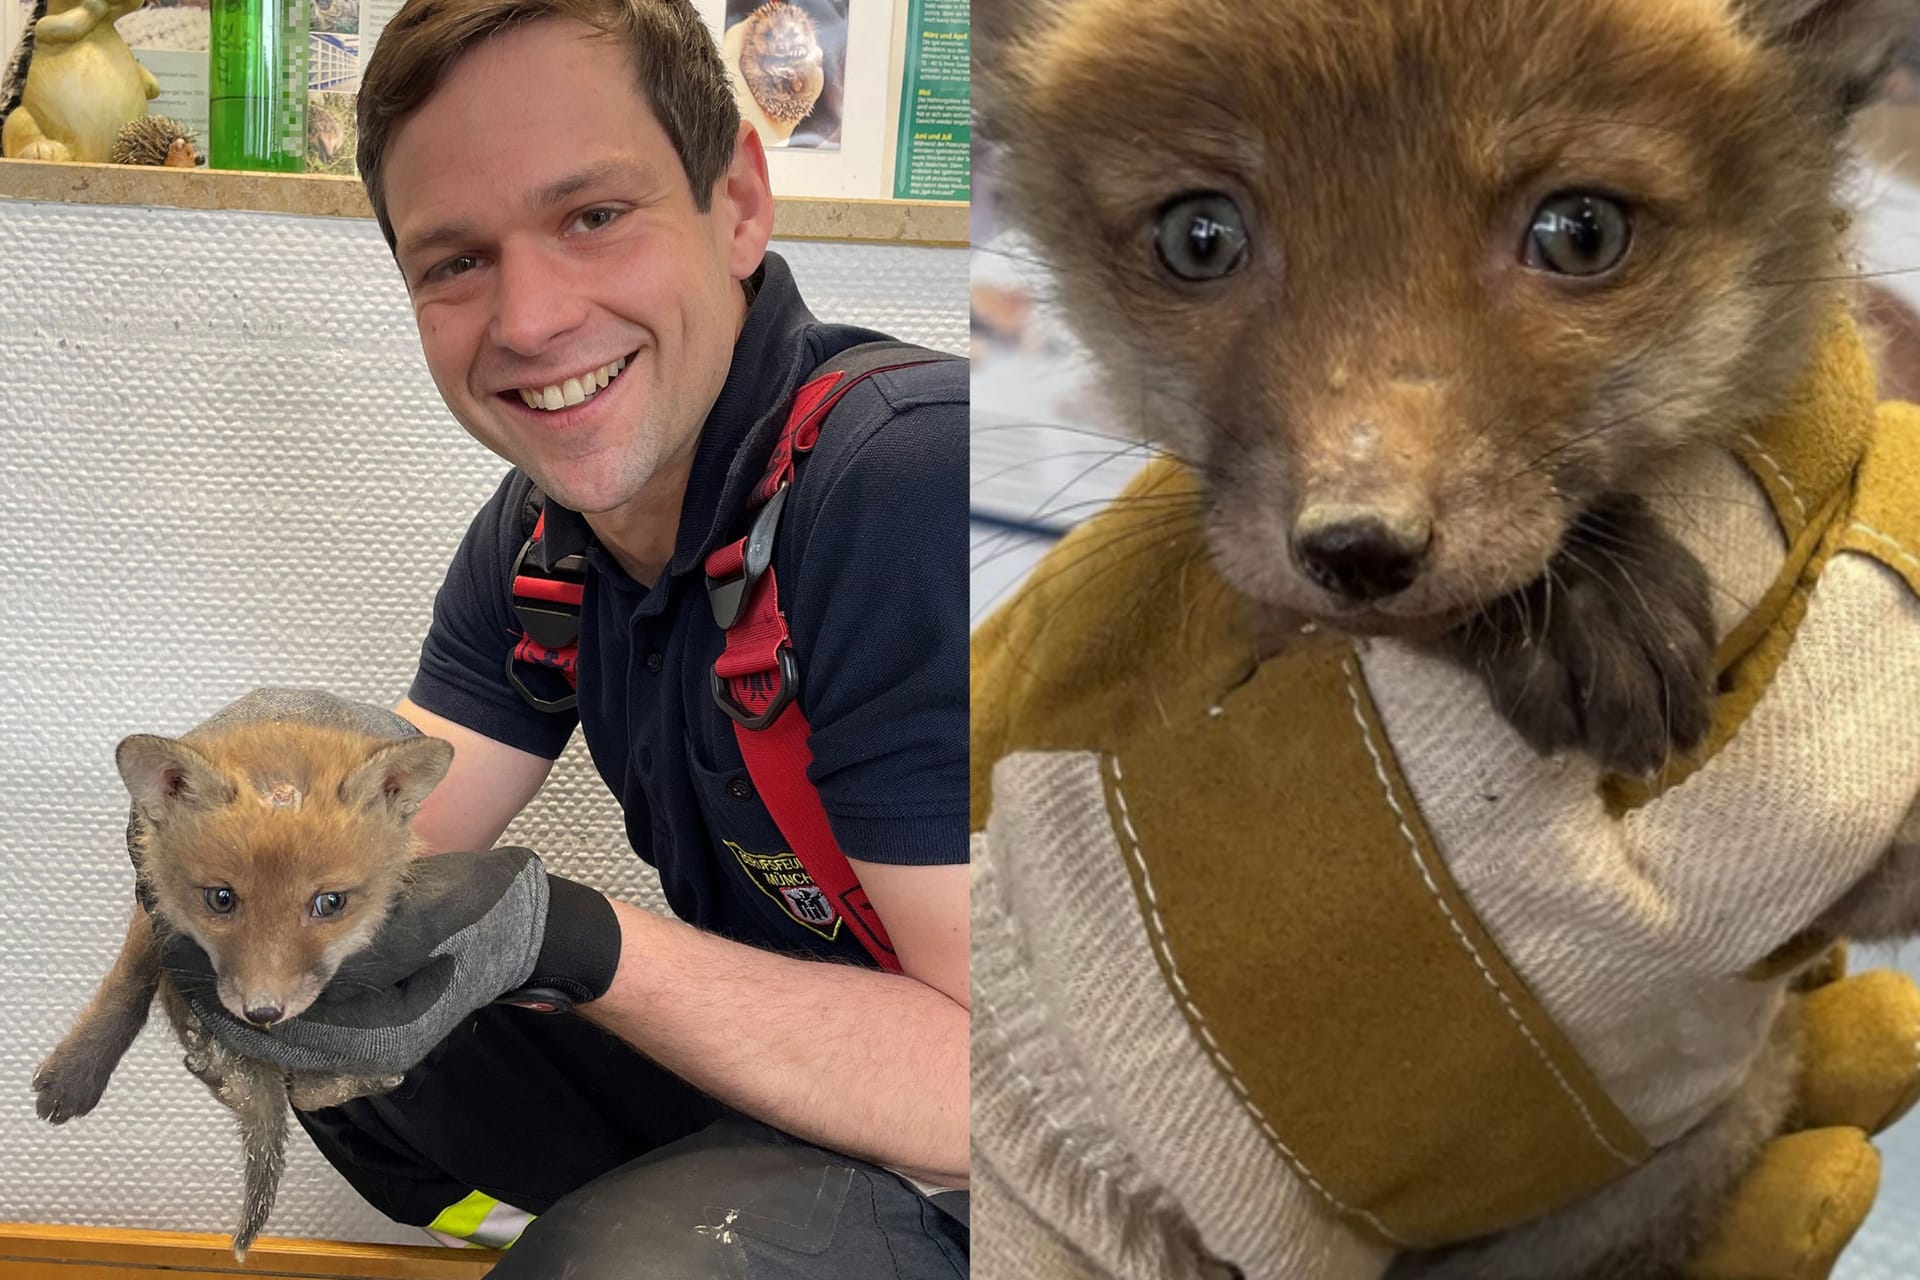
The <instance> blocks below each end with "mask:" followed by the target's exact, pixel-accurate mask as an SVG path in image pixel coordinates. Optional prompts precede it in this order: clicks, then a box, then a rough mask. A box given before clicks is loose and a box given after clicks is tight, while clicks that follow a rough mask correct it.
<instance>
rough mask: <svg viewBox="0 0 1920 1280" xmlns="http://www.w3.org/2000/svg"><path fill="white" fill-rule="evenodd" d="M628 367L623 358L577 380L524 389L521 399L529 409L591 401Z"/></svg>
mask: <svg viewBox="0 0 1920 1280" xmlns="http://www.w3.org/2000/svg"><path fill="white" fill-rule="evenodd" d="M626 367H627V358H626V357H625V356H621V357H620V358H619V359H618V360H615V361H612V362H611V363H609V364H603V365H601V366H600V367H599V368H598V369H595V370H593V371H592V372H590V373H583V374H581V375H580V376H579V377H577V378H568V379H567V380H566V381H565V382H562V383H560V384H558V385H557V386H551V387H522V388H520V399H521V400H522V401H524V402H525V403H526V406H527V408H529V409H561V408H565V407H566V406H568V405H576V404H579V403H580V402H582V401H583V400H591V399H593V398H594V397H595V396H597V395H599V394H600V391H601V389H602V388H603V387H605V386H606V385H607V384H608V383H609V382H612V381H613V380H614V378H615V377H617V376H618V375H619V373H620V371H621V370H622V369H624V368H626Z"/></svg>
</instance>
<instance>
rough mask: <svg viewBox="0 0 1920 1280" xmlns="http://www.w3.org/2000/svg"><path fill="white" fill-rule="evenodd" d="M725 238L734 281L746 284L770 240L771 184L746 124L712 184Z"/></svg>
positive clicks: (753, 134) (760, 149) (756, 140)
mask: <svg viewBox="0 0 1920 1280" xmlns="http://www.w3.org/2000/svg"><path fill="white" fill-rule="evenodd" d="M711 208H712V211H713V214H714V216H715V217H716V218H719V219H721V220H722V221H721V231H722V233H723V234H724V235H725V236H726V237H727V241H728V243H727V249H728V258H729V265H730V267H731V270H732V273H733V278H734V279H736V280H745V279H746V278H747V277H748V276H750V275H752V274H753V273H754V272H755V271H758V270H759V269H760V261H761V259H763V258H765V257H766V256H767V241H768V240H770V239H772V237H773V183H772V181H771V180H770V179H769V178H768V177H767V150H766V147H765V146H764V145H762V143H761V141H760V135H759V134H758V133H757V132H755V130H754V127H753V126H752V125H751V124H749V123H748V122H747V121H745V120H742V121H741V122H740V129H739V132H738V133H736V134H735V135H734V139H733V158H732V159H731V160H729V161H728V162H727V171H726V172H725V173H723V174H721V175H720V181H719V182H717V183H715V184H714V188H713V204H712V206H711Z"/></svg>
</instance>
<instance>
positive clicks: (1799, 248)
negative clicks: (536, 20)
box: [976, 0, 1920, 631]
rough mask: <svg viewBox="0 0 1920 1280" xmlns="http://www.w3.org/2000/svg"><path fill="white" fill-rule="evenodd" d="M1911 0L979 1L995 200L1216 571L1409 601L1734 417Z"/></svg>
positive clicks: (1287, 599) (1718, 431)
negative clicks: (1175, 481) (1147, 443)
mask: <svg viewBox="0 0 1920 1280" xmlns="http://www.w3.org/2000/svg"><path fill="white" fill-rule="evenodd" d="M1917 10H1920V6H1916V5H1914V4H1913V3H1911V2H1910V0H1683V2H1680V3H1675V2H1674V0H1395V2H1394V3H1390V4H1359V5H1355V4H1345V3H1332V2H1331V0H1321V2H1309V3H1289V4H1273V5H1192V4H1187V3H1181V2H1179V0H1071V2H1069V3H1060V4H1042V3H1039V2H1038V0H981V3H979V4H977V5H976V11H977V12H979V13H980V17H979V18H978V19H977V23H978V25H979V26H980V27H981V28H982V32H983V39H984V40H985V41H986V43H985V45H984V46H983V47H982V50H981V53H980V57H979V66H980V68H981V71H980V72H979V73H978V75H979V80H978V82H977V84H978V87H977V89H976V93H977V94H978V97H979V100H980V103H981V107H980V110H981V113H982V120H983V126H984V132H985V134H986V135H987V136H988V137H990V138H991V139H992V140H993V141H994V142H996V143H998V144H1000V145H1001V147H1002V148H1003V153H1002V171H1003V173H1004V176H1005V180H1006V184H1007V191H1008V202H1009V204H1010V205H1011V207H1012V208H1013V209H1014V211H1015V216H1016V217H1017V218H1018V219H1019V220H1020V221H1021V222H1022V223H1023V225H1024V226H1025V228H1026V229H1027V230H1028V232H1029V233H1030V234H1031V235H1032V236H1033V237H1034V239H1035V240H1036V242H1037V243H1038V245H1039V247H1040V248H1041V250H1042V252H1043V254H1044V256H1045V257H1046V258H1047V260H1048V262H1049V263H1050V265H1051V266H1052V267H1053V268H1054V269H1055V272H1056V274H1057V277H1058V282H1059V291H1060V301H1061V303H1062V305H1063V307H1064V309H1065V311H1066V312H1067V314H1068V315H1069V317H1070V318H1071V320H1072V322H1073V323H1074V325H1075V327H1076V329H1077V330H1078V331H1079V332H1080V333H1081V335H1082V336H1083V337H1084V339H1085V340H1086V342H1087V343H1088V345H1089V347H1090V348H1091V350H1092V351H1093V354H1094V356H1095V358H1096V359H1097V360H1098V361H1099V363H1100V365H1101V366H1102V374H1103V376H1104V378H1105V379H1106V381H1107V383H1108V385H1109V387H1110V388H1111V390H1110V392H1109V394H1108V396H1107V399H1108V400H1110V401H1111V403H1112V404H1113V405H1114V406H1115V407H1116V409H1117V410H1118V411H1119V412H1120V413H1122V414H1124V415H1127V416H1128V417H1129V418H1130V422H1129V424H1128V425H1130V427H1131V428H1132V430H1133V431H1134V432H1135V433H1137V434H1140V435H1143V436H1145V437H1147V438H1149V439H1151V440H1154V441H1155V442H1157V443H1159V444H1162V445H1164V446H1165V447H1166V448H1168V449H1169V450H1170V451H1172V452H1173V453H1175V454H1176V455H1178V456H1180V457H1181V458H1183V459H1185V460H1186V461H1187V462H1188V463H1190V464H1192V465H1193V466H1194V467H1195V468H1197V470H1198V471H1199V473H1200V475H1201V476H1202V478H1203V479H1204V481H1205V482H1206V483H1205V492H1206V499H1205V501H1206V505H1207V509H1206V522H1207V527H1208V530H1209V537H1210V542H1211V546H1212V550H1213V553H1214V557H1215V559H1216V561H1217V562H1218V564H1219V565H1220V567H1221V568H1222V570H1223V571H1224V572H1225V573H1226V574H1227V576H1228V577H1229V579H1230V580H1231V581H1233V582H1234V583H1235V585H1236V586H1238V587H1239V588H1240V589H1241V590H1242V591H1243V592H1245V593H1246V594H1248V595H1251V596H1254V597H1256V598H1261V599H1265V600H1269V601H1272V602H1274V603H1276V604H1279V605H1282V606H1285V607H1288V608H1290V609H1292V610H1294V611H1296V612H1299V613H1304V614H1306V615H1308V616H1310V617H1318V618H1323V619H1327V620H1330V621H1335V622H1337V623H1339V624H1341V625H1343V626H1344V627H1345V628H1347V629H1350V630H1357V631H1407V630H1424V629H1429V628H1431V627H1437V626H1440V625H1445V623H1446V622H1447V621H1449V620H1457V619H1458V618H1459V617H1460V616H1462V614H1464V613H1466V612H1468V611H1471V610H1472V609H1473V608H1474V607H1475V606H1476V605H1478V604H1479V603H1481V602H1483V601H1486V600H1489V599H1492V598H1494V597H1497V596H1500V595H1503V594H1505V593H1507V592H1509V591H1512V590H1514V589H1515V588H1518V587H1520V586H1522V585H1524V584H1526V583H1529V582H1531V581H1533V580H1535V579H1537V578H1539V577H1540V575H1541V574H1542V572H1543V570H1544V569H1545V567H1546V565H1547V562H1548V560H1549V559H1550V558H1551V557H1552V556H1553V554H1554V552H1555V550H1556V548H1557V547H1558V546H1559V545H1560V543H1561V540H1562V537H1563V535H1564V534H1565V532H1566V530H1567V529H1568V527H1569V525H1570V523H1571V522H1572V521H1573V520H1574V519H1576V518H1577V516H1578V515H1579V513H1580V512H1581V510H1582V509H1583V508H1585V507H1587V506H1589V505H1590V504H1592V503H1593V502H1594V500H1595V499H1596V498H1597V497H1599V496H1601V495H1603V494H1606V493H1608V492H1610V491H1617V490H1619V489H1621V488H1623V487H1630V486H1634V485H1636V484H1637V483H1642V482H1643V481H1644V477H1645V475H1646V473H1647V471H1648V469H1649V468H1650V467H1654V466H1657V464H1658V462H1659V460H1660V459H1661V458H1662V456H1663V455H1665V454H1667V453H1668V452H1669V451H1671V450H1673V449H1675V448H1676V447H1677V446H1680V445H1683V444H1687V443H1691V442H1697V441H1701V440H1704V439H1713V438H1723V439H1724V438H1728V437H1731V436H1734V435H1737V434H1738V433H1739V432H1740V430H1741V429H1742V425H1743V424H1744V423H1747V422H1751V420H1752V419H1753V418H1754V417H1755V416H1757V415H1761V414H1765V413H1767V412H1769V411H1770V410H1772V409H1775V408H1777V407H1778V406H1779V404H1780V403H1781V402H1782V400H1783V399H1784V396H1785V395H1786V393H1787V392H1788V391H1789V390H1790V388H1791V386H1792V384H1793V381H1794V379H1795V378H1796V376H1797V375H1798V374H1799V373H1800V371H1801V370H1802V369H1803V367H1804V366H1805V364H1806V361H1807V358H1808V356H1809V352H1810V347H1811V344H1812V342H1813V340H1814V338H1815V336H1816V334H1817V331H1818V327H1819V325H1820V322H1821V320H1822V319H1823V316H1824V314H1825V313H1826V312H1828V311H1829V309H1830V308H1831V306H1832V305H1833V304H1834V303H1835V301H1836V291H1837V290H1838V288H1839V287H1840V286H1839V285H1838V284H1836V283H1835V281H1836V278H1838V277H1841V276H1843V275H1844V274H1845V271H1846V266H1845V263H1844V262H1843V260H1842V256H1841V245H1840V239H1839V237H1840V226H1841V220H1840V219H1839V218H1838V216H1837V215H1836V212H1835V209H1834V207H1833V204H1832V201H1831V193H1832V191H1833V188H1834V186H1835V183H1836V179H1837V175H1838V172H1839V166H1840V163H1841V154H1842V153H1841V142H1842V128H1843V125H1844V121H1845V118H1846V115H1847V113H1848V111H1849V110H1850V109H1851V108H1852V107H1853V106H1854V105H1855V104H1856V103H1857V101H1858V100H1859V98H1860V97H1861V96H1862V94H1863V93H1864V91H1865V88H1866V86H1868V85H1869V84H1871V83H1872V81H1873V80H1874V79H1875V77H1876V75H1877V73H1878V72H1879V71H1880V70H1882V69H1883V68H1884V66H1885V62H1886V58H1887V55H1888V52H1889V50H1890V49H1891V48H1892V47H1893V44H1894V42H1895V40H1896V39H1897V38H1898V36H1899V35H1900V34H1901V32H1902V30H1903V29H1904V28H1903V24H1904V23H1911V22H1912V21H1913V20H1914V17H1915V14H1916V11H1917Z"/></svg>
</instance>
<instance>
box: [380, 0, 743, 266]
mask: <svg viewBox="0 0 1920 1280" xmlns="http://www.w3.org/2000/svg"><path fill="white" fill-rule="evenodd" d="M543 18H570V19H572V20H574V21H576V22H583V23H585V24H587V25H588V26H590V27H594V28H596V29H598V30H599V31H601V32H603V33H605V34H606V35H607V36H608V37H610V38H612V39H614V40H617V41H619V42H621V43H622V44H623V45H624V46H625V47H626V49H627V51H628V53H629V54H630V55H631V56H632V60H633V69H634V72H635V75H636V77H637V81H638V87H639V90H640V95H641V96H642V97H643V98H645V99H646V100H647V102H648V103H650V104H651V105H652V107H653V113H654V115H655V116H656V117H657V118H658V119H659V121H660V123H661V125H662V126H663V127H664V128H665V129H666V131H667V137H668V138H670V139H672V141H673V149H674V150H675V151H676V152H678V153H679V156H680V167H681V168H683V169H685V170H686V174H687V182H688V183H689V184H690V185H691V186H692V188H693V203H694V206H695V207H696V208H698V209H699V210H700V212H702V213H705V212H706V211H707V207H708V206H709V205H710V204H711V203H712V197H713V185H714V183H716V182H718V181H719V180H720V175H721V174H723V173H725V172H726V170H727V164H728V162H729V161H730V160H731V159H732V158H733V140H734V135H735V134H736V133H737V132H738V131H739V128H740V108H739V107H738V106H737V105H736V104H735V102H734V98H733V87H732V84H731V83H730V82H729V81H728V79H727V70H726V65H725V64H724V63H723V62H721V60H720V50H719V48H718V47H717V46H716V45H715V44H714V40H713V36H712V34H711V33H709V32H708V30H707V27H706V24H705V23H704V22H703V21H701V18H700V15H699V14H698V13H697V12H695V10H694V7H693V5H692V3H691V0H407V3H406V4H404V5H402V6H401V8H400V11H399V12H398V13H397V14H395V15H394V17H393V20H392V21H391V22H389V23H388V24H387V27H386V30H385V31H384V32H382V33H381V36H380V43H379V44H378V45H377V46H376V47H375V49H374V53H373V58H372V59H371V60H370V61H369V62H368V63H367V68H366V72H365V74H364V75H363V76H362V77H361V81H360V97H359V103H358V112H359V124H360V142H359V147H358V149H357V158H358V160H359V164H360V179H361V181H362V182H364V183H365V184H366V187H367V198H368V199H369V200H371V201H372V203H373V213H374V216H375V217H376V218H378V219H379V220H380V230H381V232H382V233H383V234H384V235H385V236H386V237H387V247H388V248H389V249H391V248H393V247H394V236H393V223H392V222H391V221H390V220H389V219H388V218H387V201H386V193H385V186H384V181H383V175H382V173H381V168H380V164H381V159H382V157H383V156H384V154H385V152H386V149H387V144H388V142H390V141H391V140H392V138H393V131H394V130H395V129H396V128H398V127H399V125H400V124H401V122H402V121H404V120H405V119H406V118H407V117H408V116H410V115H412V114H413V113H414V112H415V111H416V110H418V109H419V107H420V104H421V103H423V102H425V101H426V100H427V97H428V95H430V94H431V93H432V92H433V91H434V90H435V89H437V88H439V87H440V82H441V81H442V80H444V79H445V78H446V75H447V72H448V71H450V70H451V69H452V68H453V66H454V64H455V63H457V62H459V61H460V59H461V58H463V57H465V56H466V54H467V53H468V51H470V50H471V49H473V48H474V47H475V46H477V45H479V44H480V43H481V42H482V41H485V40H488V39H491V38H492V37H494V36H497V35H500V34H501V33H502V32H506V31H511V30H515V29H517V28H519V27H523V26H526V25H527V24H528V23H532V22H537V21H540V20H541V19H543Z"/></svg>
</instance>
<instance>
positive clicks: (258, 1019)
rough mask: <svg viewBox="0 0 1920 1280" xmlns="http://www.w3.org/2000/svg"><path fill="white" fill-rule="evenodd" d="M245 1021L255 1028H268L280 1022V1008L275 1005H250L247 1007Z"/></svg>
mask: <svg viewBox="0 0 1920 1280" xmlns="http://www.w3.org/2000/svg"><path fill="white" fill-rule="evenodd" d="M247 1021H248V1022H251V1023H252V1024H253V1025H254V1026H256V1027H270V1026H272V1025H273V1024H274V1023H276V1022H278V1021H280V1006H279V1005H277V1004H250V1005H248V1006H247Z"/></svg>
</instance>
